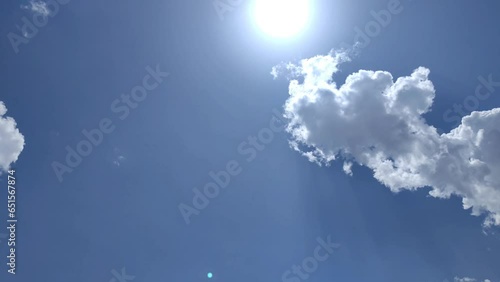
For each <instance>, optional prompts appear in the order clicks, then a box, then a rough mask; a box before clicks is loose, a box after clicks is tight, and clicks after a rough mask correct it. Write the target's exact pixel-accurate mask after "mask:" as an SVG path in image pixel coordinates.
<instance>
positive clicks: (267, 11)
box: [254, 0, 310, 38]
mask: <svg viewBox="0 0 500 282" xmlns="http://www.w3.org/2000/svg"><path fill="white" fill-rule="evenodd" d="M309 2H310V0H255V6H254V14H255V15H254V16H255V21H256V24H257V26H258V27H259V28H260V29H261V30H262V31H263V32H264V33H266V34H268V35H269V36H272V37H276V38H288V37H292V36H294V35H296V34H298V33H299V32H300V31H302V30H303V29H304V28H305V26H306V25H307V23H308V21H309Z"/></svg>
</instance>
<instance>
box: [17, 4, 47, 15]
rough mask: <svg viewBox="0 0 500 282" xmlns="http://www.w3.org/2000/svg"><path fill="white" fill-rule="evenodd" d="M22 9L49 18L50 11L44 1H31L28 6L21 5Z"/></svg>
mask: <svg viewBox="0 0 500 282" xmlns="http://www.w3.org/2000/svg"><path fill="white" fill-rule="evenodd" d="M21 8H22V9H25V10H28V11H31V12H33V13H35V14H39V15H43V16H45V17H47V16H49V14H50V10H49V8H48V7H47V3H45V2H43V1H35V0H31V1H30V2H29V3H28V5H21Z"/></svg>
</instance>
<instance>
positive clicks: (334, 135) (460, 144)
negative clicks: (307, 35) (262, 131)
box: [272, 52, 500, 226]
mask: <svg viewBox="0 0 500 282" xmlns="http://www.w3.org/2000/svg"><path fill="white" fill-rule="evenodd" d="M345 60H349V58H347V57H346V55H345V54H342V53H333V52H332V53H331V54H329V55H326V56H316V57H313V58H310V59H305V60H302V61H301V62H300V63H299V64H297V65H294V64H286V65H283V66H281V67H275V68H273V71H272V74H273V75H279V74H280V72H283V71H286V72H287V73H288V74H290V73H291V74H292V75H297V74H299V75H300V79H301V81H300V82H299V80H298V79H293V80H291V81H290V85H289V94H290V96H289V98H288V99H287V101H286V103H285V106H284V108H285V115H286V117H287V118H288V119H289V124H288V128H287V130H288V132H289V133H290V134H291V140H290V143H291V145H292V146H293V148H294V149H296V150H297V151H299V152H301V153H302V154H303V155H304V156H306V157H308V158H309V160H311V161H314V162H317V163H318V164H328V163H330V162H331V161H333V160H335V159H337V158H341V159H343V160H344V162H345V163H344V170H345V172H346V173H348V174H352V171H351V166H352V164H353V163H357V164H359V165H362V166H366V167H368V168H370V169H371V170H373V174H374V177H375V178H376V179H377V180H378V181H380V182H381V183H382V184H384V185H385V186H387V187H388V188H390V189H391V190H392V191H394V192H398V191H401V190H402V189H409V190H414V189H418V188H422V187H431V188H432V191H431V192H430V194H431V195H432V196H434V197H440V198H447V197H450V196H451V195H457V196H459V197H461V198H462V199H463V205H464V208H465V209H468V208H472V214H474V215H479V214H482V213H486V214H487V215H488V216H487V219H486V221H485V225H486V226H490V225H500V150H499V149H498V147H496V146H498V145H500V108H497V109H493V110H490V111H483V112H473V113H472V114H470V115H469V116H466V117H464V118H463V120H462V123H461V125H459V126H458V127H457V128H455V129H453V130H452V131H451V132H449V133H446V134H438V132H437V130H436V128H435V127H433V126H431V125H429V124H427V123H426V121H425V120H424V119H423V118H422V114H424V113H426V112H428V111H429V110H430V108H431V106H432V103H433V100H434V97H435V90H434V86H433V84H432V82H431V81H430V80H429V79H428V76H429V70H428V69H427V68H424V67H419V68H417V69H415V70H414V71H413V72H412V73H411V74H410V75H409V76H406V77H399V78H397V79H395V78H394V77H393V76H392V75H391V74H390V73H389V72H386V71H368V70H360V71H358V72H356V73H353V74H351V75H349V76H348V77H347V79H346V81H345V82H344V84H343V85H340V86H337V85H336V83H335V82H334V81H333V79H332V77H333V75H334V74H335V73H336V72H337V71H338V66H339V64H340V63H341V62H343V61H345Z"/></svg>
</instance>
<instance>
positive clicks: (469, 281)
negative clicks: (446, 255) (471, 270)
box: [454, 277, 491, 282]
mask: <svg viewBox="0 0 500 282" xmlns="http://www.w3.org/2000/svg"><path fill="white" fill-rule="evenodd" d="M454 282H481V281H479V280H477V279H475V278H469V277H464V278H458V277H455V279H454ZM484 282H491V281H490V280H489V279H485V280H484Z"/></svg>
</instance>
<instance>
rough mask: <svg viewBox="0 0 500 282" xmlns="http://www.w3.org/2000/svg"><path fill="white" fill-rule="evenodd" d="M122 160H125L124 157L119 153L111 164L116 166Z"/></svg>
mask: <svg viewBox="0 0 500 282" xmlns="http://www.w3.org/2000/svg"><path fill="white" fill-rule="evenodd" d="M123 161H125V157H124V156H121V155H120V156H117V157H116V159H115V160H114V161H113V164H114V165H116V166H120V165H121V164H122V162H123Z"/></svg>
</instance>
